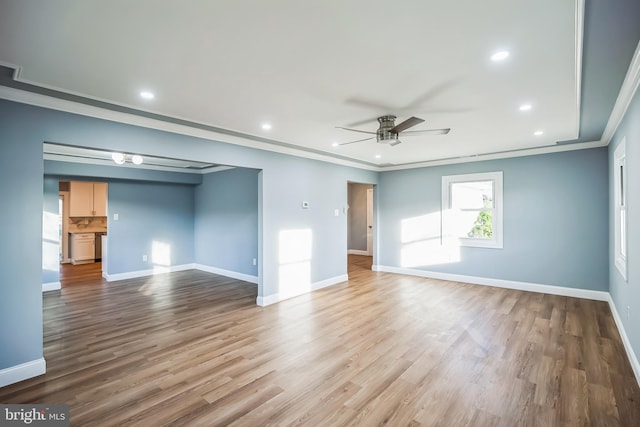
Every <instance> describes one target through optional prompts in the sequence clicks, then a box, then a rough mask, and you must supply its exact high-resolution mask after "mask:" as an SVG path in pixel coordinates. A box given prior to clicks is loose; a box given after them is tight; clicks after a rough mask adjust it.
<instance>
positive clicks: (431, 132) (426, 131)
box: [402, 128, 451, 136]
mask: <svg viewBox="0 0 640 427" xmlns="http://www.w3.org/2000/svg"><path fill="white" fill-rule="evenodd" d="M449 132H451V128H444V129H424V130H409V131H406V132H403V133H402V135H405V136H417V135H419V134H423V135H446V134H448V133H449Z"/></svg>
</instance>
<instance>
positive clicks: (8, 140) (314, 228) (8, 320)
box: [0, 100, 378, 369]
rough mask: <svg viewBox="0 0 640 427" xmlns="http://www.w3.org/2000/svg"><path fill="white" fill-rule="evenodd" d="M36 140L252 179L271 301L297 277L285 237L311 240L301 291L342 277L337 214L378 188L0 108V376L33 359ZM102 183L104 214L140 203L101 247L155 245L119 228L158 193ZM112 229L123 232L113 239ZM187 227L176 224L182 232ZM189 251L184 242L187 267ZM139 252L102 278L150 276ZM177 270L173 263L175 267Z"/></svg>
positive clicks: (73, 118)
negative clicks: (175, 161) (125, 239)
mask: <svg viewBox="0 0 640 427" xmlns="http://www.w3.org/2000/svg"><path fill="white" fill-rule="evenodd" d="M198 132H200V131H198ZM207 135H208V134H207ZM44 141H56V142H60V143H65V144H70V145H77V146H84V147H90V148H100V149H108V150H114V151H126V152H137V153H141V154H152V155H158V156H165V157H175V158H182V159H186V160H199V161H205V162H212V163H218V164H228V165H233V166H240V167H247V168H253V169H259V170H261V172H260V175H261V176H262V179H261V180H260V181H259V186H258V194H259V197H260V200H259V203H258V211H259V216H258V230H259V233H260V231H262V233H261V235H260V236H259V243H258V257H259V258H262V263H260V259H259V260H258V263H259V265H258V267H259V274H260V276H261V280H260V283H259V286H258V289H259V296H261V297H262V296H264V297H268V296H272V295H279V294H280V293H281V290H283V289H284V288H285V287H286V284H287V283H288V282H286V280H285V279H287V278H288V277H290V273H292V270H295V269H296V268H298V265H297V264H296V263H295V262H293V263H292V262H285V261H283V259H286V256H285V255H290V254H291V253H292V252H295V249H296V247H295V244H293V247H292V242H291V241H290V240H287V237H291V235H292V234H293V235H295V234H296V233H297V230H302V231H301V232H300V233H299V234H300V235H305V236H310V237H311V238H310V239H307V240H305V242H306V243H308V246H309V249H310V250H309V252H308V255H309V259H308V260H303V262H301V264H304V263H307V264H308V265H307V267H308V269H307V270H305V272H306V273H307V276H306V277H304V279H305V280H306V281H307V282H308V284H312V283H318V282H323V281H326V280H331V279H333V278H335V277H342V276H344V275H346V273H347V257H346V252H347V235H346V227H347V226H346V216H345V215H344V214H343V213H342V208H343V207H344V206H346V203H347V182H348V181H356V182H368V183H371V184H376V183H377V179H378V174H377V173H375V172H371V171H365V170H361V169H354V168H350V167H345V166H340V165H335V164H328V163H324V162H321V161H317V160H309V159H302V158H298V157H293V156H289V155H285V154H279V153H274V152H266V151H261V150H258V149H254V148H248V147H243V146H239V145H234V144H228V143H222V142H218V141H214V140H211V139H205V138H200V137H195V136H187V135H182V134H176V133H172V132H167V131H160V130H154V129H150V128H145V127H141V126H134V125H127V124H123V123H117V122H114V121H108V120H101V119H96V118H91V117H87V116H80V115H76V114H71V113H66V112H62V111H54V110H48V109H44V108H39V107H34V106H30V105H26V104H20V103H15V102H11V101H6V100H0V150H1V151H0V154H1V156H0V159H1V161H2V164H1V166H2V167H0V196H2V197H3V200H12V201H14V202H15V203H10V204H8V203H3V204H2V206H1V207H0V213H1V214H2V217H1V219H2V221H0V223H1V225H0V232H1V235H2V236H3V239H2V241H0V253H1V254H2V255H3V256H2V257H0V283H1V285H2V286H1V287H0V308H1V310H0V369H4V368H7V367H11V366H15V365H18V364H20V363H24V362H29V361H32V360H35V359H38V358H41V357H42V292H41V284H42V273H41V272H42V207H43V186H44V178H43V176H44V170H43V160H42V143H43V142H44ZM54 166H55V165H52V166H51V167H54ZM49 173H51V174H52V175H55V174H57V173H59V171H58V172H56V171H54V170H50V171H49ZM100 175H104V174H102V173H101V174H100ZM74 176H77V175H74ZM105 181H108V182H109V212H110V213H111V212H114V210H113V209H114V206H113V203H114V202H115V203H116V205H115V209H119V208H118V203H120V202H124V201H126V200H129V201H132V202H133V201H134V200H133V199H135V198H138V200H144V201H145V203H144V204H142V205H141V206H138V207H137V208H136V209H135V210H134V212H133V216H130V212H128V211H127V210H126V209H125V210H124V211H121V212H119V213H120V214H121V215H123V216H121V217H120V218H121V221H122V225H120V224H118V225H115V223H113V224H112V223H109V241H110V242H111V235H112V234H114V233H116V235H117V234H118V233H119V234H120V235H123V236H124V235H127V234H128V233H131V232H139V233H141V235H140V236H139V238H140V239H141V240H142V239H146V241H149V240H153V239H159V238H164V237H163V236H161V235H158V233H159V232H160V228H159V227H160V226H159V225H154V226H149V227H148V228H147V229H145V231H143V232H141V231H138V230H136V225H135V224H131V223H128V221H134V222H135V221H138V218H140V212H144V210H145V209H146V208H145V206H147V207H148V206H153V204H154V203H156V202H157V198H161V197H162V198H165V199H167V200H171V198H169V197H167V194H166V193H163V191H164V190H161V189H160V188H158V187H154V188H151V187H145V188H146V189H147V190H149V189H151V190H154V191H147V192H150V193H152V195H147V194H145V191H143V187H142V184H137V185H138V187H137V189H136V190H135V191H132V192H131V193H127V191H131V190H126V189H125V188H121V189H120V188H118V186H117V185H116V186H114V184H116V183H115V182H112V181H110V180H105ZM113 191H115V193H113ZM193 191H194V192H195V190H193ZM134 193H135V194H134ZM174 193H175V194H174V195H175V197H177V199H175V198H174V200H173V203H174V204H181V206H182V207H183V208H181V209H186V208H184V206H187V205H188V204H189V203H188V201H189V199H190V197H191V196H187V195H186V194H187V193H186V192H184V191H175V192H174ZM172 194H173V193H172ZM136 195H137V196H140V197H136ZM144 197H150V199H149V200H147V199H145V198H144ZM193 197H195V195H193ZM112 199H113V200H112ZM191 200H194V199H193V198H192V199H191ZM302 201H309V203H310V208H309V209H302V208H301V202H302ZM178 202H180V203H178ZM167 203H168V202H167ZM191 209H192V217H193V214H194V213H195V207H194V206H193V205H192V207H191ZM335 209H338V210H339V215H338V217H335V216H334V210H335ZM180 213H185V212H174V214H175V215H168V216H167V217H166V218H165V219H166V221H159V223H164V224H166V222H167V221H173V218H174V217H175V216H177V215H178V214H180ZM138 225H140V224H138ZM118 226H120V227H123V229H121V230H120V231H116V230H117V227H118ZM187 227H188V225H186V224H185V225H184V229H185V230H186V228H187ZM127 228H128V230H129V231H127V230H126V229H127ZM170 237H171V236H170ZM176 239H177V240H176V241H178V240H180V239H179V238H176ZM306 243H305V244H306ZM175 244H176V245H184V247H185V249H184V253H185V254H187V256H185V259H186V258H188V254H189V249H188V248H187V246H188V243H185V242H182V243H180V242H178V243H175ZM193 247H194V242H193V241H192V242H191V248H192V249H191V252H190V253H191V258H192V259H193V255H194V253H193ZM283 248H284V249H283ZM112 249H113V248H112ZM145 249H148V246H143V245H141V246H139V247H136V248H133V249H130V250H129V249H125V250H126V251H128V252H129V253H131V254H132V256H133V257H137V259H135V260H134V261H132V262H131V263H130V262H129V261H127V262H124V261H123V262H122V263H121V264H119V266H117V267H116V268H114V269H113V270H111V268H112V267H111V266H109V268H110V270H109V273H110V274H111V273H117V272H119V271H132V270H139V269H144V268H145V267H146V268H150V266H148V265H144V264H142V258H141V255H142V253H141V251H143V250H145ZM173 253H177V251H173ZM25 254H29V256H25ZM305 256H306V254H305ZM138 260H139V261H138ZM288 261H291V260H288ZM180 262H182V261H181V260H175V263H180ZM172 263H173V262H172ZM293 267H295V268H293ZM303 270H304V269H299V270H296V271H297V272H298V273H300V272H301V271H303ZM15 324H20V325H21V328H20V330H16V329H15V328H12V327H11V326H9V325H15ZM3 325H4V326H3Z"/></svg>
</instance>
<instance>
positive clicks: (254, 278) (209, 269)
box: [193, 264, 258, 284]
mask: <svg viewBox="0 0 640 427" xmlns="http://www.w3.org/2000/svg"><path fill="white" fill-rule="evenodd" d="M193 268H195V269H197V270H202V271H206V272H207V273H213V274H219V275H221V276H226V277H231V278H232V279H237V280H243V281H245V282H249V283H255V284H258V276H251V275H250V274H244V273H238V272H236V271H231V270H225V269H222V268H218V267H211V266H208V265H204V264H194V265H193Z"/></svg>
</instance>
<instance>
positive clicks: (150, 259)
mask: <svg viewBox="0 0 640 427" xmlns="http://www.w3.org/2000/svg"><path fill="white" fill-rule="evenodd" d="M194 193H195V190H194V187H193V186H191V185H180V184H166V183H152V182H134V181H124V182H121V181H114V182H109V189H108V196H107V200H108V214H109V217H108V222H107V238H108V239H107V241H108V245H109V246H108V247H109V249H108V254H107V274H117V273H127V272H131V271H139V270H147V269H153V268H156V267H169V266H177V265H183V264H191V263H193V259H194V256H193V247H194V246H193V244H194V240H193V229H194V228H193V227H194V206H195V202H194ZM115 214H117V215H118V220H117V221H115V220H114V215H115ZM154 243H155V246H154ZM158 244H159V246H158ZM158 247H160V248H162V247H165V248H168V250H169V255H170V256H169V259H168V260H167V261H168V262H165V261H161V262H159V258H158V257H159V256H160V255H162V254H161V253H159V252H158V249H156V250H155V252H154V248H158ZM143 255H147V261H143V258H142V257H143ZM160 258H162V257H161V256H160Z"/></svg>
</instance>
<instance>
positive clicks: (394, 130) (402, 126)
mask: <svg viewBox="0 0 640 427" xmlns="http://www.w3.org/2000/svg"><path fill="white" fill-rule="evenodd" d="M422 122H424V119H419V118H417V117H411V118H408V119H407V120H405V121H404V122H402V123H399V124H397V125H395V126H394V127H392V128H391V129H389V132H392V133H400V132H402V131H404V130H405V129H409V128H410V127H413V126H415V125H418V124H420V123H422Z"/></svg>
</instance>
